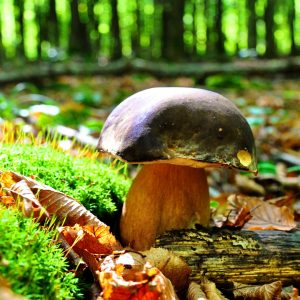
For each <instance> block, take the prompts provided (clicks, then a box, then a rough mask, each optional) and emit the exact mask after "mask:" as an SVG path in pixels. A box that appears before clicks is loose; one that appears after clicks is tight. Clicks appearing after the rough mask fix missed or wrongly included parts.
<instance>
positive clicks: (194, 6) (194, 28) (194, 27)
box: [192, 0, 198, 57]
mask: <svg viewBox="0 0 300 300" xmlns="http://www.w3.org/2000/svg"><path fill="white" fill-rule="evenodd" d="M192 16H193V24H192V35H193V45H192V56H193V57H197V48H198V47H197V44H198V40H197V4H196V1H195V0H194V1H193V3H192Z"/></svg>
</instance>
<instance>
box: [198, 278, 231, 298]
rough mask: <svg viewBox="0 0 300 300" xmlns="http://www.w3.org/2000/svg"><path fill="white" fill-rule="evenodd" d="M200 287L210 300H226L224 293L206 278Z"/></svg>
mask: <svg viewBox="0 0 300 300" xmlns="http://www.w3.org/2000/svg"><path fill="white" fill-rule="evenodd" d="M200 287H201V289H202V291H203V292H204V293H205V295H206V297H207V299H208V300H226V298H225V297H224V296H223V295H222V293H221V292H220V291H219V290H218V289H217V287H216V284H215V283H214V282H212V281H210V280H208V279H207V278H206V277H203V278H202V280H201V283H200Z"/></svg>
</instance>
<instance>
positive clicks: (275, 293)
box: [233, 281, 282, 300]
mask: <svg viewBox="0 0 300 300" xmlns="http://www.w3.org/2000/svg"><path fill="white" fill-rule="evenodd" d="M281 291H282V283H281V281H275V282H273V283H269V284H264V285H261V286H249V285H245V284H241V283H236V282H234V291H233V294H234V297H241V298H242V299H249V300H257V299H264V300H280V299H281Z"/></svg>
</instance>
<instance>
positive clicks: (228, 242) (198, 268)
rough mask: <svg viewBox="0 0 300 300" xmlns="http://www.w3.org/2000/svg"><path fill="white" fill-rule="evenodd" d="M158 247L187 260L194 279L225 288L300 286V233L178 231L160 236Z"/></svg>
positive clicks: (157, 241)
mask: <svg viewBox="0 0 300 300" xmlns="http://www.w3.org/2000/svg"><path fill="white" fill-rule="evenodd" d="M155 246H156V247H163V248H166V249H169V250H171V251H173V252H174V253H175V254H177V255H179V256H181V257H183V258H184V259H185V261H186V262H187V263H188V265H189V266H190V267H191V269H192V273H191V279H192V280H196V281H197V280H199V279H200V277H201V276H203V275H205V276H207V277H208V278H209V279H211V280H212V281H214V282H215V283H217V284H219V285H221V286H222V285H223V286H224V285H227V284H229V283H231V282H233V281H235V282H241V283H245V284H264V283H270V282H273V281H276V280H281V281H282V282H283V283H284V284H294V285H299V284H300V268H299V265H300V231H295V232H290V233H287V232H280V231H229V230H210V231H204V230H201V231H200V230H181V231H179V230H178V231H172V232H167V233H166V234H164V235H162V236H161V237H159V238H158V239H157V240H156V244H155Z"/></svg>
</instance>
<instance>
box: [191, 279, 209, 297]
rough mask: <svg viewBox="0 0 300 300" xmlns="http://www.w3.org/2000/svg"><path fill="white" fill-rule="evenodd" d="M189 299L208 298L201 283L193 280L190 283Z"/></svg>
mask: <svg viewBox="0 0 300 300" xmlns="http://www.w3.org/2000/svg"><path fill="white" fill-rule="evenodd" d="M187 300H207V298H206V295H205V293H204V292H203V291H202V289H201V286H200V284H198V283H196V282H193V281H192V282H191V283H190V284H189V288H188V291H187Z"/></svg>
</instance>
